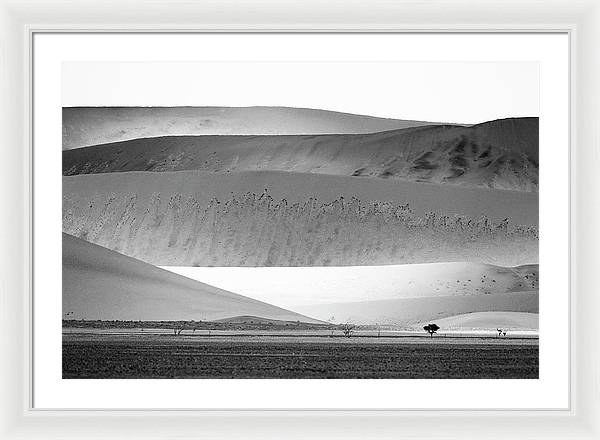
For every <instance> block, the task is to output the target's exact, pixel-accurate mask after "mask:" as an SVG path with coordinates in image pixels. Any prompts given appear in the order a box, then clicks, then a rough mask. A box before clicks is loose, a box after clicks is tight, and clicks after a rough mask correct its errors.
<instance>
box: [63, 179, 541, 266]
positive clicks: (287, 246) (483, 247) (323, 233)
mask: <svg viewBox="0 0 600 440" xmlns="http://www.w3.org/2000/svg"><path fill="white" fill-rule="evenodd" d="M265 188H266V189H268V190H269V192H268V193H265V192H264V191H265ZM271 191H272V192H273V196H271ZM213 198H214V199H213ZM284 199H285V200H284ZM379 200H384V201H387V200H390V202H389V203H384V202H379ZM482 215H485V217H482ZM523 225H524V226H523ZM63 231H64V232H66V233H69V234H71V235H74V236H77V237H79V238H83V239H85V240H88V241H90V242H92V243H96V244H100V245H102V246H104V247H107V248H110V249H113V250H116V251H118V252H121V253H123V254H125V255H129V256H132V257H134V258H138V259H140V260H143V261H146V262H149V263H151V264H155V265H160V266H360V265H382V264H406V263H429V262H441V261H443V262H448V261H473V262H483V263H490V264H496V265H500V266H517V265H521V264H530V263H537V260H538V249H537V247H538V237H537V195H536V194H532V193H525V192H518V191H500V190H491V189H485V188H459V187H455V186H454V187H453V186H443V185H435V184H419V183H414V182H386V181H383V180H361V179H357V178H354V177H343V176H326V175H310V174H309V175H307V174H298V173H284V172H279V173H276V172H269V173H256V172H250V173H230V174H213V173H206V172H200V171H180V172H172V173H151V172H145V173H144V172H135V173H111V174H98V175H86V176H70V177H64V178H63Z"/></svg>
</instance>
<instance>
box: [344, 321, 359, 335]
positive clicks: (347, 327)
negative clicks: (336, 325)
mask: <svg viewBox="0 0 600 440" xmlns="http://www.w3.org/2000/svg"><path fill="white" fill-rule="evenodd" d="M355 328H356V325H355V324H352V323H349V322H347V323H345V324H342V325H340V330H342V333H343V334H344V336H345V337H347V338H349V337H351V336H352V333H354V329H355Z"/></svg>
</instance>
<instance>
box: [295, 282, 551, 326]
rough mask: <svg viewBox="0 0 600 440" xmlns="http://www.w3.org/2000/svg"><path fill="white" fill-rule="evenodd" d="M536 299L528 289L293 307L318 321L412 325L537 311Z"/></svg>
mask: <svg viewBox="0 0 600 440" xmlns="http://www.w3.org/2000/svg"><path fill="white" fill-rule="evenodd" d="M538 301H539V295H538V292H537V291H529V292H508V293H498V294H490V295H484V294H481V295H463V296H441V297H427V298H403V299H390V300H381V301H365V302H354V303H335V304H318V305H313V306H299V307H296V308H295V310H296V311H297V312H299V313H304V314H309V315H310V316H313V317H315V318H317V319H322V320H327V319H330V318H331V317H334V318H335V321H336V322H352V323H355V324H380V325H394V326H399V327H407V328H412V327H414V326H415V325H416V324H419V325H420V323H422V322H424V321H429V322H431V321H434V322H436V323H437V322H438V320H441V319H443V318H448V317H452V316H456V315H462V314H466V313H474V312H525V313H539V306H538Z"/></svg>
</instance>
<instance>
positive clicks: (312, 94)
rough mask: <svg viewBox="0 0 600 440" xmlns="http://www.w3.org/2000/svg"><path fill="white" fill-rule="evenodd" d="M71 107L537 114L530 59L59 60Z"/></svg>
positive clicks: (449, 117) (461, 117) (473, 116)
mask: <svg viewBox="0 0 600 440" xmlns="http://www.w3.org/2000/svg"><path fill="white" fill-rule="evenodd" d="M62 104H63V106H65V107H71V106H228V107H238V106H241V107H245V106H256V105H260V106H286V107H304V108H317V109H326V110H335V111H341V112H347V113H355V114H364V115H371V116H378V117H386V118H395V119H415V120H424V121H432V122H456V123H465V124H474V123H479V122H484V121H489V120H493V119H499V118H506V117H518V116H538V115H539V77H538V64H537V63H535V62H472V61H471V62H387V61H386V62H373V61H366V62H353V61H338V62H321V61H317V62H310V61H306V62H302V61H291V62H290V61H276V62H270V61H265V62H246V61H240V62H222V61H219V62H65V63H63V65H62Z"/></svg>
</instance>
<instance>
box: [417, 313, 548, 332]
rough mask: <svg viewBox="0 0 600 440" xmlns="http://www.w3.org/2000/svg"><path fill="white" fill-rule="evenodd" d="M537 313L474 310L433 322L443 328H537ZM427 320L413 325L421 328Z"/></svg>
mask: <svg viewBox="0 0 600 440" xmlns="http://www.w3.org/2000/svg"><path fill="white" fill-rule="evenodd" d="M539 316H540V315H539V314H538V313H527V312H475V313H466V314H464V315H457V316H450V317H448V318H442V319H437V320H436V321H435V323H436V324H437V325H438V326H440V328H441V329H443V330H489V329H498V328H500V329H503V330H509V331H510V330H538V329H539ZM426 324H428V322H421V323H419V324H417V325H415V329H419V330H420V329H421V328H423V326H424V325H426Z"/></svg>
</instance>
